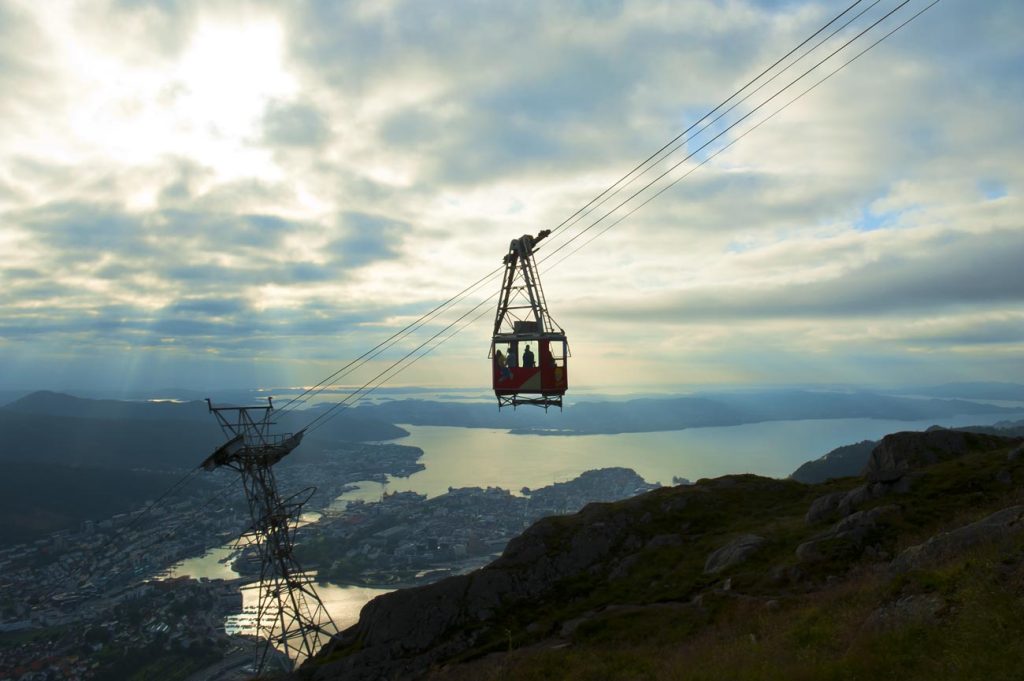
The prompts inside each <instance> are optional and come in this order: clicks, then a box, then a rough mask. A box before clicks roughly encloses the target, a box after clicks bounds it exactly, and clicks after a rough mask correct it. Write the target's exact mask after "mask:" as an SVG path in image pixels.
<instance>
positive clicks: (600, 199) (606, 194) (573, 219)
mask: <svg viewBox="0 0 1024 681" xmlns="http://www.w3.org/2000/svg"><path fill="white" fill-rule="evenodd" d="M863 1H864V0H856V1H855V2H854V3H852V4H851V5H850V6H849V7H847V8H846V9H844V10H843V11H842V12H840V13H839V14H837V15H836V16H835V17H833V18H832V19H830V20H829V21H828V22H826V23H825V24H824V25H823V26H821V27H820V28H818V29H817V30H816V31H815V32H814V33H812V34H811V35H809V36H808V37H807V38H805V39H804V40H803V41H801V42H800V43H799V44H798V45H797V46H796V47H794V48H793V49H791V50H790V51H789V52H787V53H786V54H784V55H783V56H782V57H780V58H779V59H777V60H776V61H775V62H773V63H772V64H771V65H770V66H768V67H767V68H765V69H763V70H762V71H761V72H760V73H758V74H757V75H756V76H754V77H753V78H752V79H750V80H749V81H747V83H746V84H744V85H743V86H742V87H740V88H739V89H738V90H736V91H735V92H734V93H733V94H731V95H729V96H728V97H727V98H726V99H724V100H722V102H720V103H719V104H718V105H717V106H715V107H714V108H713V109H711V110H710V111H708V112H707V113H706V114H704V115H703V116H702V117H701V118H699V119H697V120H696V121H694V123H693V124H692V125H690V126H689V127H688V128H686V130H683V131H682V132H681V133H679V134H678V135H676V137H674V138H673V139H671V140H669V141H668V142H667V143H666V144H665V145H663V146H662V147H661V148H660V149H658V150H657V151H655V152H654V153H653V154H651V155H650V156H648V157H647V158H646V159H644V160H643V161H641V162H640V163H639V164H637V165H636V166H635V167H634V168H633V169H632V170H630V171H629V172H628V173H626V174H625V175H623V176H622V177H621V178H619V179H618V180H617V181H616V182H615V183H613V184H612V185H611V186H609V187H608V188H607V189H605V190H604V191H602V192H601V193H600V194H598V195H597V196H595V197H594V198H593V199H591V200H590V201H588V202H587V203H586V204H585V205H584V206H583V207H581V208H580V209H578V210H577V211H576V212H575V213H573V214H572V215H570V216H569V217H568V218H566V219H565V220H563V221H562V222H561V223H559V224H558V225H556V226H555V227H553V228H552V229H551V232H552V233H555V232H558V231H559V230H560V229H562V228H564V227H570V226H572V225H573V224H576V223H577V222H579V221H580V220H582V219H583V218H585V217H586V216H587V215H589V214H590V213H591V212H593V210H596V209H597V207H599V206H601V205H602V204H603V203H604V202H605V201H607V200H609V199H610V198H611V197H612V196H615V195H616V194H617V193H618V192H619V191H621V190H622V187H620V185H622V183H623V182H625V181H626V180H628V179H629V178H630V177H631V176H633V175H634V174H636V173H637V171H639V170H640V169H642V168H644V166H646V165H648V163H650V162H651V161H652V160H654V159H655V157H658V156H659V155H660V154H661V153H662V152H663V151H665V150H666V149H668V148H669V147H670V146H672V145H673V144H675V143H676V142H678V141H679V140H680V139H681V138H682V137H684V136H685V135H686V134H687V133H689V132H690V131H691V130H693V129H694V128H695V127H697V126H698V125H700V123H702V122H703V121H704V120H706V119H707V118H709V117H710V116H712V115H714V113H715V112H716V111H718V110H719V109H721V108H722V107H723V106H725V105H726V104H728V103H729V102H730V101H732V100H733V99H734V98H735V97H736V96H738V95H739V94H740V93H741V92H743V91H744V90H746V89H747V88H748V87H750V86H751V85H753V84H754V83H755V82H757V81H758V80H760V79H761V78H762V77H763V76H764V75H765V74H767V73H768V72H769V71H771V70H772V69H774V68H775V67H776V66H778V65H779V64H781V63H782V62H783V61H785V60H786V59H788V58H789V57H790V56H792V55H793V54H794V53H795V52H796V51H797V50H799V49H800V48H801V47H803V46H804V45H806V44H807V43H808V42H810V41H811V40H813V39H814V37H815V36H817V35H818V34H820V33H821V32H823V31H824V30H826V29H827V28H828V27H829V26H831V25H832V24H833V23H835V22H836V21H838V20H839V19H840V18H841V17H842V16H844V15H845V14H846V13H848V12H849V11H850V10H852V9H853V8H854V7H856V6H857V5H859V4H860V3H861V2H863ZM878 2H880V0H875V2H874V3H872V5H870V6H869V7H868V9H870V8H871V7H873V6H874V5H875V4H878ZM866 11H867V10H864V11H862V12H861V13H860V14H858V15H856V16H855V17H854V18H853V19H851V20H849V21H847V22H846V23H845V24H844V25H843V26H841V27H840V28H839V29H837V31H838V30H842V29H843V28H845V27H846V26H848V25H849V24H850V22H852V21H855V20H856V19H857V18H858V17H860V16H861V15H863V14H864V12H866ZM837 31H836V32H837ZM836 32H833V33H832V34H831V35H830V36H829V37H831V36H832V35H835V33H836ZM827 39H828V38H826V40H827ZM818 45H821V43H820V42H819V43H818ZM818 45H816V46H815V47H814V48H812V50H813V49H816V48H817V47H818ZM804 56H806V53H805V55H804ZM802 58H803V57H800V58H799V59H797V60H796V61H795V62H793V64H795V63H797V62H799V61H800V59H802ZM793 64H790V65H789V66H787V67H786V68H785V69H783V70H782V71H780V72H779V73H777V74H776V75H775V76H773V77H772V79H771V80H774V78H776V77H777V76H778V75H780V74H782V73H784V72H785V71H786V70H788V69H789V68H790V67H791V66H792V65H793ZM768 82H771V81H770V80H769V81H768ZM761 87H763V85H762V86H761ZM759 89H760V87H759V88H758V90H759ZM755 92H756V90H755ZM751 94H753V93H751ZM749 96H750V95H747V97H744V98H743V99H742V100H740V102H737V103H735V104H733V106H732V107H730V108H729V111H731V110H732V109H733V108H735V107H736V106H737V105H738V104H740V103H742V102H743V101H746V99H747V98H749ZM726 113H728V112H726ZM723 115H724V114H723ZM719 118H721V116H719ZM715 120H718V119H717V118H716V119H715ZM713 123H714V121H712V122H711V123H709V124H708V125H712V124H713ZM707 127H708V126H705V127H704V128H702V129H701V130H700V131H698V133H699V132H702V131H703V130H704V129H706V128H707ZM676 148H678V147H676ZM673 151H674V150H673ZM669 153H672V152H669ZM663 158H664V156H662V157H661V158H658V159H657V160H656V161H655V163H658V162H660V161H661V160H662V159H663ZM648 170H649V169H648ZM646 172H647V171H646V170H645V171H644V172H643V173H641V175H643V174H646ZM638 177H639V176H638ZM635 179H636V178H634V180H635ZM634 180H630V182H627V183H626V186H628V185H629V184H631V183H632V182H633V181H634ZM617 188H618V189H617ZM595 204H596V205H595ZM588 208H589V209H590V210H587V209H588ZM501 269H502V268H497V269H496V270H494V271H492V272H490V273H489V274H487V275H485V276H484V277H482V278H481V279H479V280H478V281H477V282H476V283H477V284H479V283H481V282H482V281H484V280H486V279H489V278H490V277H493V276H494V275H495V274H497V273H498V272H500V271H501ZM474 285H475V284H474ZM474 285H471V286H470V287H467V288H466V289H463V290H462V291H460V292H459V293H457V294H456V295H455V296H452V297H451V298H449V299H448V300H447V301H445V302H444V303H441V304H440V305H438V306H437V307H435V308H434V309H432V310H430V311H429V312H427V313H425V314H424V315H423V316H421V317H420V318H419V319H417V320H415V321H413V322H411V323H410V324H409V325H408V326H406V327H404V328H403V329H401V330H400V331H398V332H396V333H395V334H394V335H392V336H391V337H389V338H387V339H385V340H384V341H382V342H381V343H379V344H378V345H376V346H374V347H373V348H371V349H370V350H368V351H367V352H366V353H364V354H363V355H360V357H357V358H356V359H354V360H352V361H351V362H349V363H348V364H346V365H345V366H343V367H341V368H340V369H338V371H336V372H334V373H333V374H331V375H330V376H328V377H327V378H325V379H323V380H322V381H320V382H319V383H317V384H316V385H314V386H312V387H311V388H307V389H306V390H305V391H303V392H302V393H301V394H299V395H297V396H296V397H293V398H291V399H290V400H289V401H288V402H287V403H285V405H284V406H283V407H281V408H280V409H279V410H278V411H279V413H280V414H284V413H287V412H288V411H291V410H293V409H295V408H297V407H298V406H299V405H301V404H303V403H305V402H306V401H308V399H310V398H311V397H313V396H315V395H318V394H320V393H321V392H323V391H324V390H325V389H326V388H327V387H328V385H329V383H330V381H333V380H335V379H337V378H340V377H342V376H345V375H347V374H348V373H351V371H354V370H355V369H358V368H359V366H362V364H363V363H365V362H362V363H359V362H360V360H362V359H363V358H365V357H366V356H367V355H369V354H370V353H372V352H374V351H375V350H377V349H379V348H382V346H384V345H385V344H387V343H389V342H390V341H392V340H394V341H395V342H397V341H398V340H400V338H401V337H404V336H406V335H409V334H411V333H412V332H413V331H415V330H416V328H419V327H418V326H417V325H419V326H422V324H420V322H423V323H425V322H426V321H427V320H426V317H428V316H430V315H432V314H434V313H439V312H440V311H441V310H442V309H443V308H445V307H448V306H449V305H451V304H453V303H454V301H455V300H456V299H457V298H459V297H460V296H462V295H463V294H465V293H466V292H467V291H468V290H469V288H472V287H473V286H474ZM435 316H436V315H435ZM414 327H415V328H414ZM392 345H393V343H392ZM388 347H390V345H389V346H388ZM383 349H387V348H383ZM378 354H379V353H378ZM374 356H376V355H374ZM371 359H372V358H371ZM357 363H358V364H357ZM307 395H308V396H309V397H307ZM292 405H294V406H292Z"/></svg>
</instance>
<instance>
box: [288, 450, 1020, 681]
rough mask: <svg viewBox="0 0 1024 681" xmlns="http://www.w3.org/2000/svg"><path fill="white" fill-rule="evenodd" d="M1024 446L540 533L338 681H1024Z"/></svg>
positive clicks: (408, 618)
mask: <svg viewBox="0 0 1024 681" xmlns="http://www.w3.org/2000/svg"><path fill="white" fill-rule="evenodd" d="M1022 442H1024V439H1022V438H1007V437H1000V436H996V435H986V434H978V433H967V432H958V431H944V430H936V431H930V432H926V433H896V434H894V435H889V436H887V437H886V438H885V439H884V440H883V441H882V442H881V443H880V444H879V445H878V447H876V448H875V449H874V451H873V452H872V454H871V456H870V460H869V463H868V466H867V469H866V470H865V472H864V475H863V476H858V477H849V478H843V479H839V480H833V481H830V482H828V483H824V484H817V485H806V484H802V483H799V482H797V481H794V480H773V479H767V478H761V477H757V476H752V475H737V476H727V477H723V478H717V479H713V480H701V481H699V482H698V483H697V484H695V485H692V486H680V487H672V488H662V489H659V490H656V491H654V492H651V493H648V494H645V495H642V496H639V497H635V498H632V499H629V500H626V501H622V502H618V503H612V504H591V505H589V506H587V507H586V508H584V509H583V510H582V511H581V512H580V513H578V514H576V515H574V516H567V517H555V518H547V519H545V520H542V521H540V522H538V523H536V524H535V525H533V526H532V527H531V528H530V529H528V530H527V531H526V532H525V533H524V534H523V535H521V536H520V537H518V538H517V539H516V540H514V541H513V542H512V543H510V544H509V546H508V548H507V549H506V551H505V553H504V554H503V555H502V557H501V558H499V559H498V560H496V561H495V562H493V563H492V564H490V565H489V566H487V567H485V568H483V569H481V570H478V571H476V572H473V573H471V574H468V575H464V576H459V577H452V578H450V579H447V580H445V581H442V582H439V583H436V584H432V585H430V586H426V587H421V588H418V589H409V590H403V591H397V592H394V593H391V594H388V595H385V596H383V597H380V598H377V599H375V600H374V601H372V602H371V603H369V604H368V605H367V606H366V607H365V608H364V610H363V612H362V617H361V618H360V621H359V623H358V624H357V625H355V626H353V627H352V628H350V629H348V630H347V631H345V632H343V633H342V634H341V635H340V636H339V637H338V638H337V639H336V640H335V641H334V642H332V644H330V645H328V646H327V647H326V648H325V649H324V650H323V651H322V653H321V654H320V655H319V656H318V657H317V658H315V659H313V660H311V661H310V662H308V663H307V664H306V665H304V666H303V668H302V669H301V670H300V671H299V672H297V673H296V675H295V676H296V678H297V679H302V680H304V681H311V680H316V681H328V680H332V679H417V678H431V679H466V680H468V679H474V680H475V679H548V678H559V679H765V678H768V679H822V678H835V679H846V678H849V679H875V678H900V679H901V680H902V679H936V678H958V679H959V678H978V679H983V678H984V679H986V680H992V679H1011V678H1013V679H1017V678H1020V670H1021V669H1024V645H1022V644H1021V641H1022V640H1024V454H1022V446H1021V443H1022Z"/></svg>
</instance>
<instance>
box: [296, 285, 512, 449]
mask: <svg viewBox="0 0 1024 681" xmlns="http://www.w3.org/2000/svg"><path fill="white" fill-rule="evenodd" d="M497 295H498V294H497V293H494V294H492V295H490V296H488V297H487V298H485V299H484V300H482V301H480V302H479V303H477V304H476V305H474V306H473V307H472V308H470V309H469V310H468V311H467V312H464V313H463V314H462V315H461V316H460V317H459V318H458V319H456V320H455V321H453V322H451V323H449V324H448V325H447V326H445V327H444V328H442V329H441V330H440V331H438V332H437V333H435V334H434V335H433V336H431V337H430V338H428V339H427V340H425V341H423V342H422V343H420V344H419V345H417V346H416V347H415V348H413V349H412V350H410V351H409V352H407V353H406V354H405V355H404V356H403V357H402V358H401V359H399V360H397V361H395V362H392V364H391V365H390V366H389V367H388V368H386V369H384V370H383V371H381V372H380V373H378V374H377V375H376V376H374V377H373V378H371V379H370V380H369V381H367V382H366V383H364V384H363V385H362V386H361V387H360V388H359V389H358V390H356V391H354V392H353V393H351V394H350V395H349V396H348V397H346V398H345V399H344V400H342V401H341V402H338V403H337V404H335V405H333V406H332V407H331V408H330V409H327V410H326V411H324V412H322V413H321V414H320V415H318V416H317V417H316V418H314V419H313V420H312V421H310V422H309V423H307V424H306V426H305V427H304V428H303V430H304V431H306V434H307V435H308V434H309V433H312V432H314V431H315V430H317V429H318V428H320V427H321V426H323V424H324V423H326V421H324V419H328V418H333V417H331V416H330V415H331V414H333V413H335V410H337V409H340V408H342V407H343V406H350V405H348V400H349V399H350V398H352V397H353V396H354V395H357V394H359V393H361V392H363V391H364V390H365V389H366V388H367V387H368V386H370V385H372V384H373V383H374V382H375V381H377V379H379V378H380V377H381V376H383V375H384V374H386V373H387V372H388V371H390V370H391V369H393V368H394V367H396V366H397V365H399V364H401V363H402V362H404V361H405V360H407V359H408V358H409V357H411V356H412V355H414V354H415V353H416V352H418V351H419V350H421V349H423V347H424V346H426V345H427V344H428V343H430V341H432V340H435V339H436V338H437V337H438V336H440V335H441V334H443V333H444V332H445V331H447V330H448V329H450V328H452V327H453V326H455V325H456V324H458V323H459V322H460V321H462V320H463V319H465V318H466V317H468V316H469V315H470V314H472V313H473V312H475V311H476V310H478V309H479V308H480V306H482V305H484V304H485V303H489V302H490V301H491V300H493V299H494V298H496V297H497ZM373 389H374V390H376V387H374V388H373ZM367 394H369V393H367ZM357 401H358V400H357ZM353 404H354V402H353ZM318 424H319V425H318Z"/></svg>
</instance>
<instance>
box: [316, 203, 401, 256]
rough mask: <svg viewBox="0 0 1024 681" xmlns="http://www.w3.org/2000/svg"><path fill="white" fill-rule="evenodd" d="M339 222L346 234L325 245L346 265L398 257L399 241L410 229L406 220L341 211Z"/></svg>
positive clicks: (399, 251) (399, 250)
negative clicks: (342, 212)
mask: <svg viewBox="0 0 1024 681" xmlns="http://www.w3.org/2000/svg"><path fill="white" fill-rule="evenodd" d="M339 222H340V223H341V224H342V225H343V227H344V231H345V235H344V236H343V237H342V238H340V239H337V240H336V241H333V242H332V243H330V244H328V247H327V250H328V251H329V252H330V253H331V254H332V255H334V256H335V257H336V258H337V260H338V261H339V262H340V263H341V264H343V265H345V266H347V267H362V266H364V265H367V264H370V263H373V262H376V261H379V260H391V259H394V258H396V257H398V256H399V254H400V253H401V247H402V240H403V238H404V237H405V235H406V234H408V233H409V232H410V231H411V229H412V228H411V226H410V225H409V224H407V223H404V222H400V221H397V220H392V219H390V218H386V217H383V216H380V215H368V214H366V213H353V212H349V213H344V214H342V215H341V216H340V218H339Z"/></svg>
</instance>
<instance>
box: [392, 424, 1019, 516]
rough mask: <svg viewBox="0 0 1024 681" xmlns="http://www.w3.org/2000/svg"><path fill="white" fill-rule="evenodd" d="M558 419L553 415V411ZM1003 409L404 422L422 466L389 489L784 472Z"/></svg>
mask: <svg viewBox="0 0 1024 681" xmlns="http://www.w3.org/2000/svg"><path fill="white" fill-rule="evenodd" d="M552 416H553V417H554V418H553V419H552V423H553V424H557V421H556V419H557V414H552ZM1007 418H1011V417H1008V416H1007V415H1006V414H981V415H977V414H976V415H973V416H955V417H952V418H947V419H938V420H934V419H932V420H928V421H882V420H877V419H819V420H807V421H771V422H766V423H750V424H746V425H742V426H725V427H719V428H690V429H687V430H674V431H664V432H658V433H624V434H620V435H570V436H560V435H510V434H509V433H508V432H507V431H504V430H491V429H486V428H454V427H447V426H410V425H402V427H403V428H405V429H406V430H408V431H409V437H406V438H401V439H400V440H395V442H396V443H399V444H405V445H412V446H416V447H420V448H421V449H423V458H422V459H420V461H421V462H422V463H423V464H424V465H425V466H426V470H423V471H420V472H419V473H416V474H414V475H412V476H410V477H408V478H393V479H392V480H391V484H390V486H389V488H390V489H391V490H415V491H417V492H421V493H425V494H427V495H429V496H437V495H439V494H443V493H445V492H447V491H448V487H449V486H452V487H465V486H472V485H480V486H487V485H493V486H498V487H504V488H506V489H510V490H513V491H517V490H519V489H520V488H522V487H524V486H525V487H530V488H536V487H543V486H544V485H550V484H551V483H552V482H560V481H565V480H569V479H572V478H574V477H576V476H577V475H579V474H580V473H582V472H583V471H585V470H589V469H593V468H604V467H608V466H625V467H628V468H632V469H633V470H635V471H636V472H637V473H639V474H640V475H641V476H642V477H643V478H644V479H645V480H647V481H648V482H661V483H662V484H665V485H670V484H672V476H674V475H678V476H681V477H684V478H689V479H690V480H698V479H699V478H708V477H716V476H719V475H726V474H728V473H757V474H758V475H766V476H771V477H785V476H787V475H789V474H790V473H792V472H793V471H794V470H796V469H797V468H798V467H799V466H800V465H801V464H802V463H804V462H805V461H809V460H811V459H816V458H818V457H820V456H822V455H823V454H826V453H827V452H829V451H831V450H833V449H835V448H836V447H839V446H841V445H847V444H853V443H855V442H860V441H861V440H877V439H880V438H881V437H882V436H883V435H886V434H888V433H894V432H897V431H901V430H924V429H926V428H928V427H929V426H932V425H941V426H947V427H954V426H967V425H989V424H992V423H995V422H996V421H1001V420H1006V419H1007Z"/></svg>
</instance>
